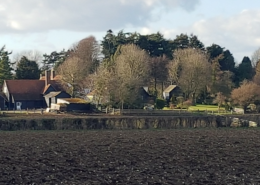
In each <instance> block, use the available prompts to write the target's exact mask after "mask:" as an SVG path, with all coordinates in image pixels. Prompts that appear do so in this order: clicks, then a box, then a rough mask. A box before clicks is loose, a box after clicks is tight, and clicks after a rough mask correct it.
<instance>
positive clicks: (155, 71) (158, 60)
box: [150, 55, 169, 97]
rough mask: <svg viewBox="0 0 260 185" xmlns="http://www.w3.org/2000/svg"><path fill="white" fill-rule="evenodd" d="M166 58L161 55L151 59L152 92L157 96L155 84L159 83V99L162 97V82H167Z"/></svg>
mask: <svg viewBox="0 0 260 185" xmlns="http://www.w3.org/2000/svg"><path fill="white" fill-rule="evenodd" d="M168 61H169V60H168V58H167V57H166V56H165V55H163V56H160V57H152V58H151V61H150V63H151V78H152V81H153V83H154V91H155V95H156V96H158V90H157V84H158V83H161V85H162V90H161V97H163V94H162V92H163V84H164V81H166V80H167V77H168V70H167V64H168Z"/></svg>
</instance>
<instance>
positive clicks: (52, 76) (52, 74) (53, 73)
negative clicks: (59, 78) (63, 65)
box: [51, 68, 55, 80]
mask: <svg viewBox="0 0 260 185" xmlns="http://www.w3.org/2000/svg"><path fill="white" fill-rule="evenodd" d="M54 77H55V71H54V69H53V68H52V69H51V80H54Z"/></svg>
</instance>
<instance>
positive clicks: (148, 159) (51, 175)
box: [0, 129, 260, 185]
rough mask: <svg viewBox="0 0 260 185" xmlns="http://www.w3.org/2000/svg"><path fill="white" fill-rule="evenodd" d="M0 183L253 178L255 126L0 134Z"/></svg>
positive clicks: (257, 164) (256, 169) (258, 166)
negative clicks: (251, 127)
mask: <svg viewBox="0 0 260 185" xmlns="http://www.w3.org/2000/svg"><path fill="white" fill-rule="evenodd" d="M0 138H1V140H0V154H1V155H0V184H33V183H34V184H70V185H71V184H135V185H137V184H250V183H255V184H256V183H260V160H259V154H260V153H259V147H260V142H259V140H260V130H259V129H185V130H142V131H138V130H131V131H66V132H64V131H53V132H51V131H38V132H0Z"/></svg>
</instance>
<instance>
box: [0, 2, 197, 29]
mask: <svg viewBox="0 0 260 185" xmlns="http://www.w3.org/2000/svg"><path fill="white" fill-rule="evenodd" d="M198 3H199V0H131V1H130V0H109V1H108V0H95V1H92V0H74V1H71V0H56V1H53V0H37V1H35V0H23V1H17V0H5V1H2V2H1V3H0V25H2V26H1V29H0V33H1V32H2V33H7V32H8V33H10V32H21V31H23V32H43V31H48V30H59V29H63V30H69V31H88V32H90V31H106V30H108V29H122V28H124V26H126V25H135V26H144V25H146V24H147V22H148V21H151V20H152V17H153V16H152V12H153V11H154V10H155V9H156V8H157V7H158V6H160V8H162V9H164V10H166V11H169V10H172V9H173V8H176V7H181V8H183V9H185V10H193V9H194V7H195V6H196V5H197V4H198Z"/></svg>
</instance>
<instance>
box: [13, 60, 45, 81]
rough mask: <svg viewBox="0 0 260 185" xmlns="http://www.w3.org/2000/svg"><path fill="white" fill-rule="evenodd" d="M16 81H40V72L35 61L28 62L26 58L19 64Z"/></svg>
mask: <svg viewBox="0 0 260 185" xmlns="http://www.w3.org/2000/svg"><path fill="white" fill-rule="evenodd" d="M15 72H16V75H15V77H16V79H39V77H40V70H39V66H38V64H37V63H36V62H35V61H31V60H28V59H27V58H26V57H25V56H23V57H22V58H21V60H20V61H19V63H18V64H17V69H16V70H15Z"/></svg>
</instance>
